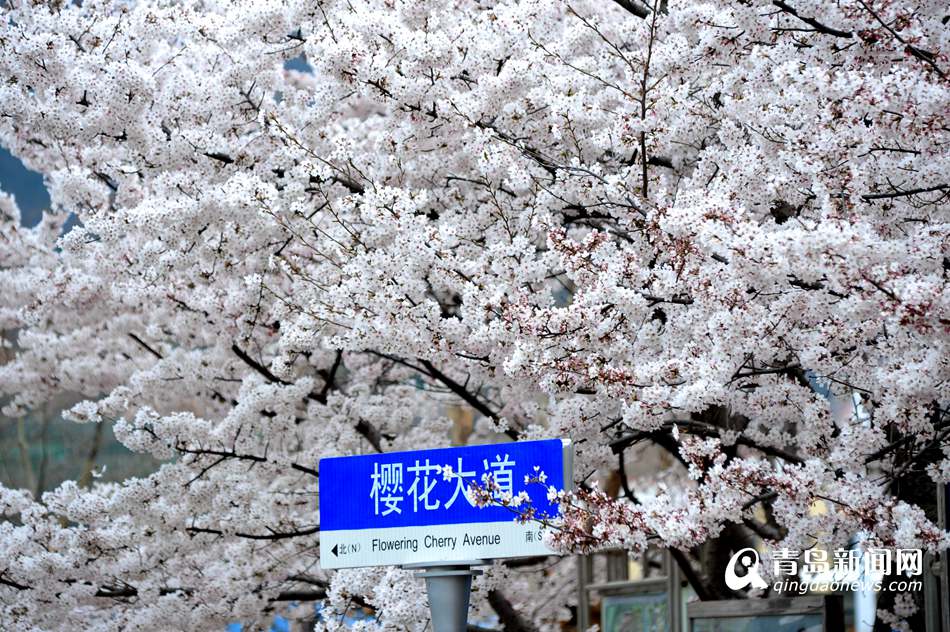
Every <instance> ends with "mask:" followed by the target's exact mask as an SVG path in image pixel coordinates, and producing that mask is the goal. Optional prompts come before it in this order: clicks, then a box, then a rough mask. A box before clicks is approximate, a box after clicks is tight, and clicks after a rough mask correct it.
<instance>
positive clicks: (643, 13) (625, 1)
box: [614, 0, 650, 18]
mask: <svg viewBox="0 0 950 632" xmlns="http://www.w3.org/2000/svg"><path fill="white" fill-rule="evenodd" d="M614 2H615V3H616V4H618V5H620V6H621V7H623V8H624V9H626V10H627V11H629V12H630V13H632V14H633V15H635V16H637V17H638V18H646V17H647V16H648V15H650V10H649V9H647V8H646V7H644V6H641V5H640V4H637V3H636V2H633V1H632V0H614Z"/></svg>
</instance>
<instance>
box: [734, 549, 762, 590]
mask: <svg viewBox="0 0 950 632" xmlns="http://www.w3.org/2000/svg"><path fill="white" fill-rule="evenodd" d="M737 566H741V567H742V568H744V569H745V573H743V574H742V575H741V576H739V575H737V574H736V567H737ZM750 585H751V586H752V587H753V588H768V586H769V585H768V584H766V583H765V580H764V579H762V576H761V575H759V553H758V551H756V550H755V549H748V548H747V549H742V550H741V551H738V552H737V553H736V554H735V555H733V556H732V559H731V560H729V564H728V566H726V586H728V587H729V588H731V589H732V590H742V589H743V588H746V587H747V586H750Z"/></svg>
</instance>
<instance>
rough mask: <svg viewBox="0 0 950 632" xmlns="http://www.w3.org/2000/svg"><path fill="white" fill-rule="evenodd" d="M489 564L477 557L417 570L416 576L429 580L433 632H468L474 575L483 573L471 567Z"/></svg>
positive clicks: (427, 587) (428, 588)
mask: <svg viewBox="0 0 950 632" xmlns="http://www.w3.org/2000/svg"><path fill="white" fill-rule="evenodd" d="M486 564H488V562H487V561H485V560H474V561H471V562H466V563H464V564H452V565H448V566H430V567H428V568H425V569H423V570H422V572H419V573H416V577H420V578H422V579H425V580H426V593H427V594H428V595H429V612H430V613H431V618H432V630H433V632H465V631H466V630H467V629H468V604H469V600H470V597H471V594H472V578H474V577H475V576H476V575H481V574H482V571H480V570H476V569H473V568H472V566H484V565H486ZM405 568H412V567H411V566H407V567H405Z"/></svg>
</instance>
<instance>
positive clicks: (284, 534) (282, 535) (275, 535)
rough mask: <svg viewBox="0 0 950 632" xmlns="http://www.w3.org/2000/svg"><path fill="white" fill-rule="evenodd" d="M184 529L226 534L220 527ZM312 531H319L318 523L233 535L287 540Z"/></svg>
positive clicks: (193, 531) (247, 537)
mask: <svg viewBox="0 0 950 632" xmlns="http://www.w3.org/2000/svg"><path fill="white" fill-rule="evenodd" d="M185 530H186V531H188V532H189V533H210V534H212V535H227V534H225V532H224V531H221V530H220V529H208V528H204V527H186V528H185ZM314 533H320V525H316V526H314V527H310V528H307V529H299V530H295V531H273V532H272V533H234V534H233V535H234V536H235V537H238V538H245V539H247V540H287V539H289V538H300V537H303V536H307V535H313V534H314Z"/></svg>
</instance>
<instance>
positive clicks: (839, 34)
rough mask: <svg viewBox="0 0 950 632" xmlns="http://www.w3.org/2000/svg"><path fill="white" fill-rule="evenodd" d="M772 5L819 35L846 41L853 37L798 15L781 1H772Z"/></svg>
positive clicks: (849, 33) (847, 32) (850, 34)
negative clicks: (845, 39)
mask: <svg viewBox="0 0 950 632" xmlns="http://www.w3.org/2000/svg"><path fill="white" fill-rule="evenodd" d="M772 4H773V5H775V6H776V7H778V8H779V9H781V10H782V11H784V12H785V13H788V14H789V15H793V16H795V17H796V18H798V19H799V20H801V21H802V22H804V23H805V24H807V25H809V26H810V27H812V28H813V29H815V30H816V31H818V32H819V33H824V34H825V35H833V36H835V37H844V38H848V39H850V38H852V37H854V34H853V33H851V32H850V31H842V30H839V29H836V28H832V27H830V26H826V25H824V24H822V23H821V22H819V21H818V20H816V19H814V18H808V17H805V16H803V15H799V14H798V11H797V10H796V9H795V8H794V7H791V6H789V5H788V4H786V3H785V2H782V0H774V2H772Z"/></svg>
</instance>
